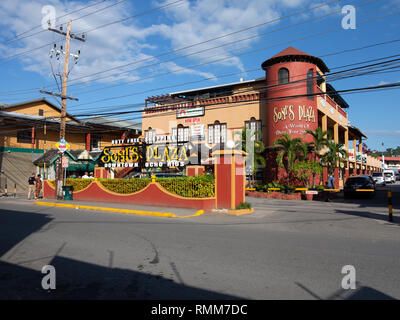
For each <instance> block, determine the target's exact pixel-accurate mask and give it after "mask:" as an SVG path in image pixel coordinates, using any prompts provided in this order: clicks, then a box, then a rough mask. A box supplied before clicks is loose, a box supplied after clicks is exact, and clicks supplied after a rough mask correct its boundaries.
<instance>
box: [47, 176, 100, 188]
mask: <svg viewBox="0 0 400 320" xmlns="http://www.w3.org/2000/svg"><path fill="white" fill-rule="evenodd" d="M92 181H93V179H66V181H65V185H67V186H72V187H73V188H74V189H73V191H80V190H83V189H85V188H86V187H87V186H88V185H89V184H90V183H91V182H92ZM49 183H50V184H51V186H52V187H53V188H55V187H56V181H55V180H49Z"/></svg>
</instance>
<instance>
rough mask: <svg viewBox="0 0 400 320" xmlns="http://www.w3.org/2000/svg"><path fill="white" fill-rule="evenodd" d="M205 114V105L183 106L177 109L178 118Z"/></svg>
mask: <svg viewBox="0 0 400 320" xmlns="http://www.w3.org/2000/svg"><path fill="white" fill-rule="evenodd" d="M201 116H204V106H203V107H195V108H182V109H178V110H176V118H177V119H181V118H192V117H201Z"/></svg>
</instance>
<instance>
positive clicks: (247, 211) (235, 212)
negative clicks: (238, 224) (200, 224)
mask: <svg viewBox="0 0 400 320" xmlns="http://www.w3.org/2000/svg"><path fill="white" fill-rule="evenodd" d="M211 212H212V213H217V214H228V215H232V216H242V215H245V214H251V213H253V212H254V208H250V209H238V210H236V209H233V210H232V209H213V210H211Z"/></svg>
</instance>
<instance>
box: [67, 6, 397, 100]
mask: <svg viewBox="0 0 400 320" xmlns="http://www.w3.org/2000/svg"><path fill="white" fill-rule="evenodd" d="M399 13H400V11H399V12H396V13H390V14H388V15H393V14H399ZM388 15H384V16H380V17H378V18H374V19H370V20H366V21H361V22H359V24H361V23H368V22H371V21H375V20H378V19H382V18H384V17H386V16H388ZM338 29H339V30H340V29H341V27H339V28H333V29H328V30H325V31H323V32H319V33H315V34H311V35H308V36H305V37H302V38H299V39H291V40H288V41H284V42H281V43H278V44H274V45H271V46H268V47H262V48H258V49H254V50H250V51H246V52H242V53H239V54H236V55H232V56H228V57H226V56H225V55H224V56H223V58H219V59H215V60H211V61H207V62H203V63H199V64H194V65H189V66H184V67H182V68H180V69H176V70H172V71H168V72H164V73H157V74H152V75H150V76H148V77H145V78H140V79H135V80H132V81H128V82H125V83H123V84H119V83H117V84H114V85H110V86H106V87H101V88H100V90H102V89H109V88H114V87H120V86H124V85H127V84H132V83H136V82H141V81H144V80H149V79H153V78H155V77H160V76H165V75H169V74H174V73H179V72H183V71H186V70H187V69H188V68H197V67H201V66H204V65H209V64H213V63H216V62H221V61H225V60H229V59H232V58H233V57H240V56H244V55H248V54H252V53H255V52H258V51H262V50H265V49H270V48H272V47H276V46H279V45H282V44H287V43H292V42H295V41H299V40H305V39H309V38H312V37H315V36H320V35H322V34H326V33H329V32H333V31H337V30H338ZM230 53H232V52H230ZM215 56H220V55H214V56H211V57H215ZM208 58H210V57H208ZM157 64H159V63H157ZM131 71H132V70H131ZM110 76H115V75H110ZM110 76H105V77H102V78H97V79H104V78H108V77H110ZM76 85H80V84H76V83H75V84H72V85H71V87H73V86H76ZM97 90H99V89H93V90H90V91H83V92H79V93H80V94H86V93H90V92H94V91H97Z"/></svg>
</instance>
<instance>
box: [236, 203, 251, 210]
mask: <svg viewBox="0 0 400 320" xmlns="http://www.w3.org/2000/svg"><path fill="white" fill-rule="evenodd" d="M236 209H237V210H240V209H251V204H250V203H248V202H241V203H239V204H238V205H237V206H236Z"/></svg>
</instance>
